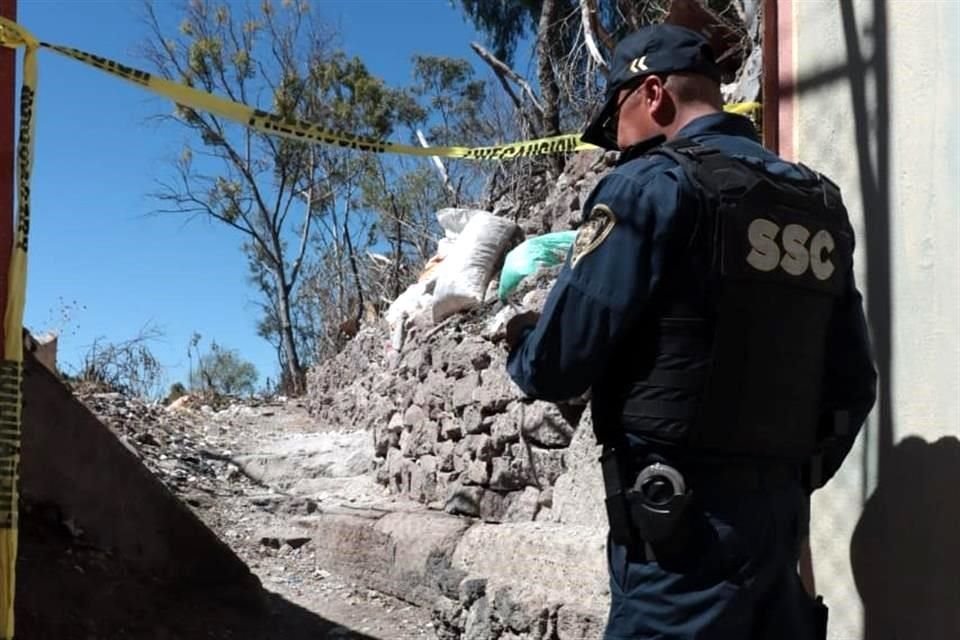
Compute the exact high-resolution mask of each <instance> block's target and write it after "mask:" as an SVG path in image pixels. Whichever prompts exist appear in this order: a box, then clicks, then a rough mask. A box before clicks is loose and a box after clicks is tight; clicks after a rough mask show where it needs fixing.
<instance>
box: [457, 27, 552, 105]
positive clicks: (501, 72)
mask: <svg viewBox="0 0 960 640" xmlns="http://www.w3.org/2000/svg"><path fill="white" fill-rule="evenodd" d="M470 48H471V49H473V50H474V51H476V52H477V55H478V56H480V58H481V59H482V60H483V61H484V62H486V63H487V64H488V65H490V67H492V68H493V70H494V71H495V72H496V73H497V75H498V76H501V77H504V78H509V79H510V80H512V81H513V82H515V83H516V84H517V86H519V87H520V88H521V89H523V93H524V95H526V96H527V98H529V100H530V102H531V103H533V106H534V108H535V109H536V110H537V112H538V113H539V114H540V115H541V116H542V115H543V105H541V104H540V101H539V100H537V96H536V94H534V93H533V89H532V88H531V87H530V84H529V83H528V82H527V81H526V80H524V79H523V78H522V77H520V74H518V73H517V72H516V71H514V70H513V69H511V68H510V67H509V66H507V64H506V63H505V62H503V61H501V60H500V59H498V58H497V57H496V56H494V55H493V54H492V53H490V52H489V51H487V50H486V49H484V48H483V47H482V46H480V45H479V44H477V43H476V42H471V43H470Z"/></svg>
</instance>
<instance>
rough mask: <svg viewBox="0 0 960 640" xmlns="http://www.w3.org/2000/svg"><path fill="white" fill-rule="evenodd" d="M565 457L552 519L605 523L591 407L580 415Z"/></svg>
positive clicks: (575, 522) (582, 522)
mask: <svg viewBox="0 0 960 640" xmlns="http://www.w3.org/2000/svg"><path fill="white" fill-rule="evenodd" d="M565 456H566V471H565V472H564V473H563V474H562V475H560V476H559V477H558V478H557V480H556V483H555V484H554V486H553V505H552V509H551V511H552V517H553V519H554V520H555V521H556V522H562V523H568V524H579V525H593V524H596V523H605V522H606V521H607V513H606V510H605V509H604V506H603V504H604V499H605V494H604V490H603V475H602V474H601V472H600V463H599V461H598V460H599V458H600V447H599V445H598V444H597V441H596V438H595V437H594V435H593V422H592V420H591V417H590V410H589V409H587V411H586V412H585V414H584V416H583V417H582V418H581V420H580V426H579V428H578V429H577V432H576V434H574V437H573V441H572V442H571V443H570V447H569V448H568V449H566V451H565Z"/></svg>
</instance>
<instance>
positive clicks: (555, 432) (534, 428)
mask: <svg viewBox="0 0 960 640" xmlns="http://www.w3.org/2000/svg"><path fill="white" fill-rule="evenodd" d="M520 415H521V418H520V419H521V430H522V431H523V436H524V438H526V439H527V440H530V441H531V442H533V443H534V444H536V445H538V446H541V447H545V448H562V447H566V446H568V445H569V444H570V440H572V439H573V433H574V430H575V428H576V427H575V426H571V425H570V423H568V422H567V421H566V419H565V418H564V417H563V414H561V413H560V410H559V409H558V408H557V406H556V405H555V404H552V403H549V402H539V401H538V402H533V403H531V404H529V405H521V407H520Z"/></svg>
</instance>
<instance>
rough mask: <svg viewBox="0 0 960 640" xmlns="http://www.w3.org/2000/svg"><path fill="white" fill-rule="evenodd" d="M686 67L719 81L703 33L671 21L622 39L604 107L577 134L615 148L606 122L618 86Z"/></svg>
mask: <svg viewBox="0 0 960 640" xmlns="http://www.w3.org/2000/svg"><path fill="white" fill-rule="evenodd" d="M679 71H689V72H692V73H698V74H700V75H704V76H707V77H709V78H712V79H713V80H716V81H717V82H720V74H721V70H720V67H719V66H718V65H717V62H716V59H715V57H714V53H713V49H712V48H711V47H710V43H709V42H708V41H707V39H706V38H704V37H703V36H702V35H700V34H699V33H697V32H696V31H693V30H691V29H687V28H686V27H679V26H677V25H673V24H655V25H648V26H646V27H643V28H641V29H640V30H638V31H635V32H633V33H631V34H630V35H628V36H627V37H626V38H624V39H623V40H621V41H620V42H619V43H618V44H617V47H616V49H615V50H614V52H613V63H612V64H611V66H610V75H609V76H608V79H607V91H606V94H605V99H604V103H603V107H602V108H601V109H600V111H599V112H598V113H597V114H596V115H595V116H594V117H593V120H591V121H590V124H589V125H588V126H587V129H586V131H584V132H583V135H582V136H580V138H581V139H582V140H583V141H584V142H589V143H590V144H595V145H597V146H598V147H603V148H604V149H610V150H616V149H617V142H616V140H615V139H613V140H611V138H610V133H609V131H608V130H607V124H608V122H609V120H610V118H612V117H613V116H614V114H615V113H616V111H617V110H618V109H619V106H620V105H619V104H617V96H618V94H619V92H620V89H623V88H624V87H626V86H629V85H631V84H633V83H635V82H636V83H637V84H639V81H640V80H642V79H643V78H645V77H647V76H650V75H662V74H669V73H676V72H679Z"/></svg>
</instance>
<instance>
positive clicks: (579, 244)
mask: <svg viewBox="0 0 960 640" xmlns="http://www.w3.org/2000/svg"><path fill="white" fill-rule="evenodd" d="M616 223H617V217H616V216H615V215H613V211H611V210H610V208H609V207H608V206H607V205H604V204H598V205H597V206H595V207H594V208H593V210H592V211H591V212H590V218H589V219H588V220H587V221H586V222H584V223H583V225H581V227H580V229H579V230H578V231H577V239H576V240H574V242H573V253H572V255H571V258H570V266H571V267H576V266H577V263H578V262H580V260H582V259H583V258H584V256H586V255H588V254H589V253H590V252H591V251H593V250H594V249H596V248H597V247H599V246H600V245H601V244H603V241H604V240H606V239H607V236H609V235H610V232H611V231H613V227H614V225H616Z"/></svg>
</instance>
